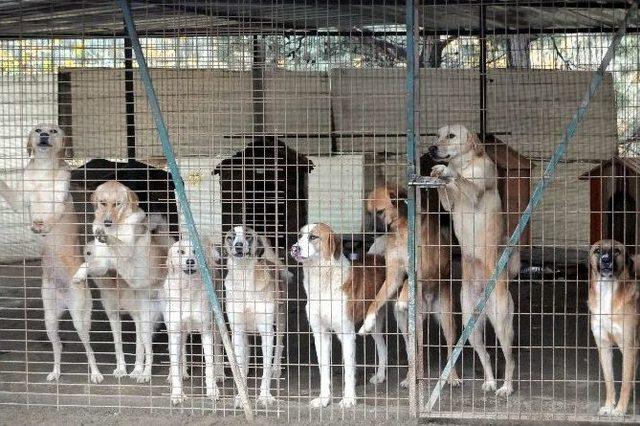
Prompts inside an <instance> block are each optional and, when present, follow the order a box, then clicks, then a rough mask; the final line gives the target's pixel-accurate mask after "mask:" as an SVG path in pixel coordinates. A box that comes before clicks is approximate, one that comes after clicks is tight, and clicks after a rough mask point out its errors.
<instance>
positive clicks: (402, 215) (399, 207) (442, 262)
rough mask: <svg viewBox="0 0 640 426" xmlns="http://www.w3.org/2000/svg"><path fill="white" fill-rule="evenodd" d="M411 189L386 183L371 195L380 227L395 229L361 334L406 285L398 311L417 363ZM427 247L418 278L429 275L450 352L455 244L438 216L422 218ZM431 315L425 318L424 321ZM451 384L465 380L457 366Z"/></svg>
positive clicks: (426, 285) (426, 292)
mask: <svg viewBox="0 0 640 426" xmlns="http://www.w3.org/2000/svg"><path fill="white" fill-rule="evenodd" d="M404 197H406V194H404V193H402V192H399V191H396V190H394V189H392V188H390V187H388V186H386V185H381V186H378V187H376V188H374V189H373V191H371V193H370V194H369V196H368V199H367V210H368V211H369V213H371V214H372V215H373V217H374V223H375V227H376V230H377V231H378V232H389V233H388V234H386V235H385V238H386V240H385V243H384V256H385V263H386V282H385V284H384V286H383V287H382V289H381V291H380V292H379V293H378V294H377V295H376V298H375V300H374V301H373V303H372V304H371V305H370V307H369V310H368V311H367V317H366V319H365V322H364V324H363V326H362V328H361V329H360V332H361V333H365V332H369V331H370V328H371V327H372V326H373V324H375V318H376V315H377V311H378V310H379V309H380V308H381V307H382V306H383V305H384V304H385V303H386V302H387V301H388V300H389V298H391V297H394V295H395V293H396V292H397V291H398V289H399V288H400V287H401V290H400V292H399V293H398V295H397V297H396V302H395V304H394V314H395V317H396V322H397V323H398V327H399V328H400V330H401V331H402V335H403V337H404V340H405V349H406V350H407V358H408V359H409V362H410V364H411V365H412V364H413V361H414V360H413V356H414V351H412V350H410V347H409V336H408V334H407V324H408V322H407V321H408V317H407V306H408V298H409V287H408V282H407V281H406V280H405V277H406V275H407V273H408V265H409V255H408V253H407V247H408V242H407V239H408V227H407V214H406V206H405V204H404V200H402V198H404ZM420 232H421V245H422V247H421V250H420V255H421V256H420V260H421V262H420V265H419V272H418V274H417V275H418V279H419V280H423V281H421V282H422V283H423V287H422V295H421V296H422V301H423V306H424V308H425V310H426V312H432V313H433V314H434V315H435V317H436V319H437V320H438V321H439V322H440V325H441V327H442V331H443V333H444V337H445V340H446V342H447V352H448V354H449V356H451V353H452V352H453V345H454V344H455V338H456V326H455V321H454V319H453V300H452V298H451V284H450V283H449V282H447V281H446V278H447V277H449V276H450V272H451V270H450V260H449V259H450V257H451V243H450V241H449V239H448V238H447V236H446V235H444V234H443V233H441V232H440V230H439V225H438V220H437V218H436V217H432V216H430V215H425V216H423V217H422V220H421V229H420ZM424 318H426V316H423V318H422V319H421V320H422V321H424ZM412 371H413V369H412V368H409V372H408V374H407V378H406V379H405V380H403V381H402V382H401V383H400V385H401V386H403V387H407V386H408V385H409V383H410V381H411V380H413V378H412V377H411V372H412ZM448 380H449V383H450V384H451V385H454V386H457V385H459V384H460V379H459V378H458V375H457V373H456V371H455V369H453V370H452V371H451V375H450V376H449V379H448Z"/></svg>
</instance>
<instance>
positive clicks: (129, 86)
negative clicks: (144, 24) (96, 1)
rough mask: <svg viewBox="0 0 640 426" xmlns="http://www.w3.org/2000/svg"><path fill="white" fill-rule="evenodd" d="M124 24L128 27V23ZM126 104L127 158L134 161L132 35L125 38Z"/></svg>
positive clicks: (134, 128) (134, 126)
mask: <svg viewBox="0 0 640 426" xmlns="http://www.w3.org/2000/svg"><path fill="white" fill-rule="evenodd" d="M128 1H129V0H127V2H128ZM124 25H125V27H126V23H124ZM124 105H125V114H126V115H125V117H126V123H127V124H126V126H127V159H128V160H129V161H133V160H134V159H135V158H136V116H135V113H136V108H135V96H134V93H133V49H132V47H131V38H130V37H125V38H124Z"/></svg>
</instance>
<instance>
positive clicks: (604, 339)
mask: <svg viewBox="0 0 640 426" xmlns="http://www.w3.org/2000/svg"><path fill="white" fill-rule="evenodd" d="M589 267H590V274H589V276H590V280H589V312H590V313H591V332H592V333H593V337H594V339H595V341H596V345H597V346H598V352H599V354H600V364H602V374H603V376H604V381H605V387H606V400H605V404H604V406H603V407H602V408H600V411H599V412H598V414H600V415H601V416H623V415H624V414H625V413H626V412H627V406H628V404H629V398H630V397H631V392H633V388H634V384H635V377H636V356H637V352H638V346H640V341H639V339H638V324H639V323H640V321H639V317H640V302H639V300H640V298H639V297H638V294H639V292H640V290H639V289H638V282H637V281H636V279H635V278H634V271H633V269H634V262H633V260H632V259H631V257H630V256H629V255H628V254H627V252H626V250H625V247H624V246H623V245H622V244H620V243H619V242H617V241H613V240H601V241H598V242H597V243H595V244H594V245H593V246H591V251H590V252H589ZM614 345H617V346H618V348H620V351H621V352H622V388H621V389H620V399H619V400H618V404H617V405H616V390H615V387H614V384H613V351H612V348H613V346H614Z"/></svg>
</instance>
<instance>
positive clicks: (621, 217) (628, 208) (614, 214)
mask: <svg viewBox="0 0 640 426" xmlns="http://www.w3.org/2000/svg"><path fill="white" fill-rule="evenodd" d="M608 205H609V208H608V209H607V217H606V222H605V223H606V225H605V232H606V234H607V235H609V236H610V237H611V238H612V239H614V240H616V241H620V242H622V243H623V244H624V245H626V246H630V247H635V242H636V228H635V226H633V224H635V220H636V216H637V213H636V201H635V200H634V199H633V197H632V196H631V195H629V194H627V193H625V192H624V191H616V192H615V193H614V194H613V195H612V196H611V198H609V203H608Z"/></svg>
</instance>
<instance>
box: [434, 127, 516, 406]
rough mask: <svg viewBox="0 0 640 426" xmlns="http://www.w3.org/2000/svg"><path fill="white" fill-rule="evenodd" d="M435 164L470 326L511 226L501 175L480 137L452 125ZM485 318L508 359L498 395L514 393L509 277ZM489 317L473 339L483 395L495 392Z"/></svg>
mask: <svg viewBox="0 0 640 426" xmlns="http://www.w3.org/2000/svg"><path fill="white" fill-rule="evenodd" d="M429 153H430V154H431V157H433V159H434V160H436V161H446V162H447V163H448V164H447V165H446V166H445V165H436V166H434V167H433V168H432V171H431V176H434V177H439V178H441V179H442V180H444V181H445V182H446V185H445V186H442V187H439V188H438V195H439V198H440V203H441V204H442V206H443V208H444V209H445V210H446V211H449V212H451V216H452V219H453V229H454V232H455V234H456V237H457V238H458V241H459V242H460V248H461V251H462V295H461V305H462V316H463V318H462V320H463V322H464V323H465V324H466V322H467V320H468V319H469V317H470V315H471V313H472V312H473V310H474V308H475V303H476V301H477V300H478V298H479V297H480V296H481V294H482V292H483V291H484V288H485V285H486V282H487V280H488V278H489V277H490V276H491V274H492V272H493V270H494V268H495V266H496V263H497V261H498V256H499V253H500V247H501V246H503V245H504V242H505V239H506V224H505V218H504V216H503V214H502V201H501V199H500V194H499V193H498V180H497V176H498V172H497V169H496V165H495V163H494V162H493V161H492V160H491V158H489V156H488V155H487V154H486V152H485V150H484V148H483V147H482V145H481V143H480V140H479V139H478V137H477V136H476V135H475V134H473V133H470V132H469V131H468V130H467V129H466V128H465V127H464V126H461V125H450V126H444V127H442V128H440V129H439V130H438V140H437V142H436V144H435V145H433V146H431V147H430V148H429ZM519 264H520V260H519V256H518V254H517V253H516V254H514V256H513V257H512V258H511V261H510V264H509V272H510V273H512V274H515V273H516V272H517V270H518V269H519ZM485 312H486V314H487V316H488V317H489V320H490V321H491V324H492V325H493V328H494V330H495V332H496V335H497V337H498V340H499V342H500V345H501V347H502V353H503V354H504V357H505V378H504V384H503V385H502V387H501V388H500V389H498V390H497V391H496V395H498V396H507V395H510V394H511V393H512V392H513V372H514V370H515V363H514V360H513V354H512V348H511V345H512V341H513V298H512V297H511V293H510V292H509V273H507V272H505V273H503V274H502V275H501V276H500V277H499V279H498V282H497V284H496V287H495V291H494V292H493V293H492V295H491V297H490V298H489V300H488V302H487V307H486V311H485ZM483 323H484V315H483V316H481V317H480V318H479V319H478V323H477V325H476V327H475V329H474V331H473V333H472V334H471V336H470V337H469V341H470V342H471V345H472V346H473V348H474V349H475V351H476V353H477V354H478V356H479V357H480V363H481V364H482V367H483V369H484V375H485V381H484V384H483V385H482V389H483V390H484V391H491V390H495V389H496V381H495V378H494V376H493V370H492V368H491V360H490V357H489V353H488V352H487V349H486V347H485V343H484V330H483V328H484V327H483Z"/></svg>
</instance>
